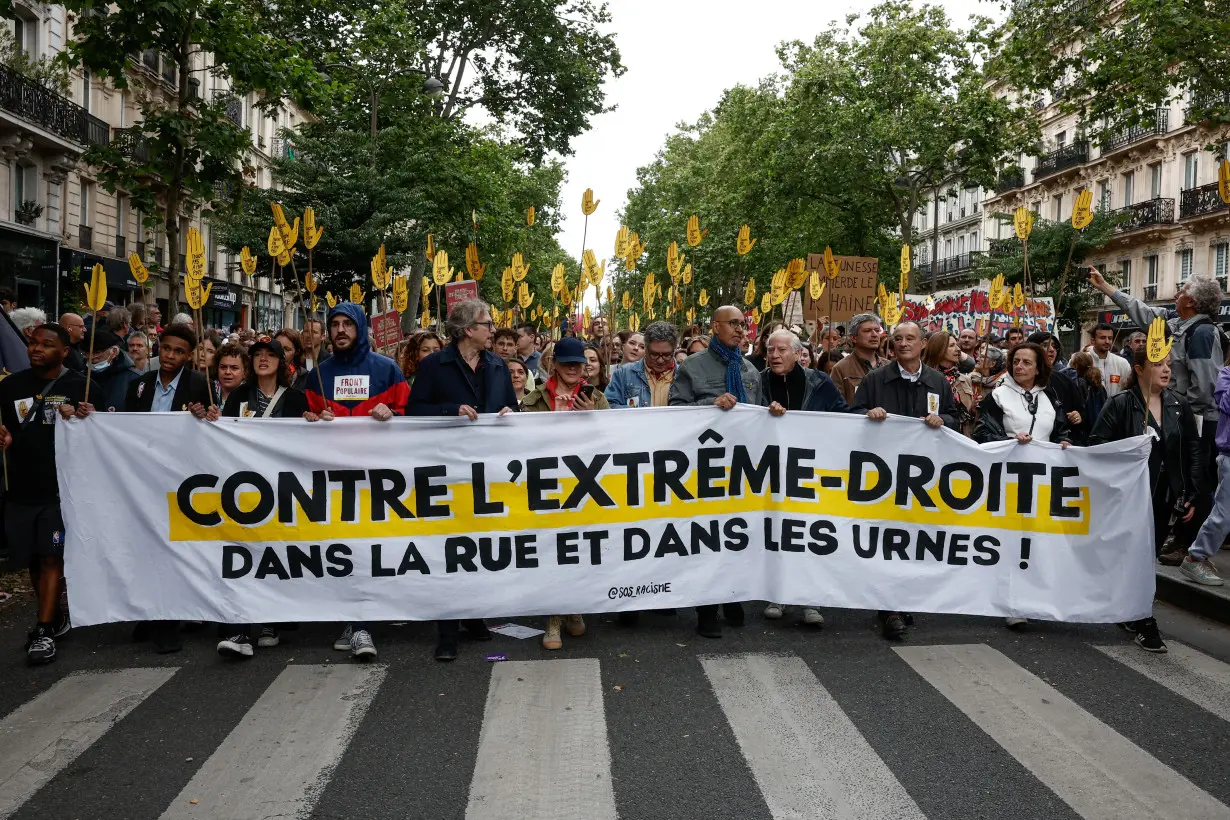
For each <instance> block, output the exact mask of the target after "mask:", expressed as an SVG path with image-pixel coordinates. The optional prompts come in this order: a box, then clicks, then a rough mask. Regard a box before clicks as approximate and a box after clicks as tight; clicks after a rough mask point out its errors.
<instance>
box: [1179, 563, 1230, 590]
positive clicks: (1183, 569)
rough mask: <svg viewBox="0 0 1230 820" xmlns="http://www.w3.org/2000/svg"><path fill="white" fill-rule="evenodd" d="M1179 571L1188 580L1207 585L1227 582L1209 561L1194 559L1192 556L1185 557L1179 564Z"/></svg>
mask: <svg viewBox="0 0 1230 820" xmlns="http://www.w3.org/2000/svg"><path fill="white" fill-rule="evenodd" d="M1179 572H1180V573H1181V574H1182V575H1183V577H1184V578H1186V579H1187V580H1189V581H1194V582H1195V583H1197V584H1203V585H1205V586H1206V587H1219V586H1221V585H1222V584H1224V583H1225V581H1223V580H1222V579H1221V578H1220V577H1218V575H1217V573H1216V572H1215V571H1214V570H1213V566H1212V563H1211V562H1209V561H1193V560H1192V559H1191V558H1190V557H1189V558H1184V559H1183V563H1182V564H1180V565H1179Z"/></svg>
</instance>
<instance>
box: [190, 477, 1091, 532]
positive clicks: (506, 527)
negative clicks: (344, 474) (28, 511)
mask: <svg viewBox="0 0 1230 820" xmlns="http://www.w3.org/2000/svg"><path fill="white" fill-rule="evenodd" d="M825 476H837V477H840V478H841V479H842V488H840V489H829V488H824V487H821V486H820V484H821V480H822V478H823V477H825ZM874 477H875V473H874V472H871V473H868V476H867V478H868V480H874ZM600 483H601V485H602V487H603V489H604V490H606V492H607V493H608V494H609V495H610V496H611V498H612V500H614V501H615V502H616V506H614V507H602V506H599V505H598V503H597V502H596V501H594V499H593V498H590V497H587V498H586V499H585V501H584V502H583V503H582V504H581V505H580V507H579V508H577V509H574V510H551V511H532V510H530V509H528V508H527V506H526V487H525V485H524V483H521V484H512V483H499V484H491V485H489V488H488V492H489V493H490V498H489V500H490V501H491V502H502V503H503V504H504V505H505V508H506V512H505V513H503V514H494V515H481V516H480V515H475V514H474V512H473V510H474V492H473V486H472V485H471V484H470V483H469V482H461V483H453V484H449V485H447V488H448V495H447V496H445V497H443V498H436V499H435V503H437V504H447V506H448V507H449V509H450V510H451V512H452V514H451V515H450V516H449V517H437V518H422V519H420V518H408V519H403V518H398V517H395V514H394V513H393V511H392V510H386V511H385V514H386V516H388V518H387V519H386V520H384V521H373V520H372V508H371V492H370V491H369V490H366V489H359V490H358V491H357V493H356V496H357V500H356V513H357V520H354V521H342V520H340V514H341V507H342V491H341V490H340V489H334V490H332V491H331V492H330V503H329V515H330V517H329V518H328V519H327V520H325V521H320V522H313V521H309V520H307V515H306V514H305V513H304V511H303V510H302V508H301V507H300V505H299V504H298V503H295V504H294V517H295V518H296V519H297V521H295V522H288V523H283V522H281V521H278V520H277V509H276V507H275V510H274V512H273V513H272V514H271V515H270V516H269V518H267V519H266V520H265V521H264V522H262V523H259V524H254V525H244V524H240V523H237V522H235V521H233V520H231V519H229V518H227V516H226V515H225V513H223V511H222V505H221V499H220V495H221V494H220V493H219V492H217V491H210V490H198V491H197V492H195V493H193V495H192V506H193V508H194V509H195V510H197V511H198V512H201V513H212V512H216V513H218V514H219V515H220V516H222V522H221V523H220V524H217V525H215V526H206V525H202V524H198V523H196V522H194V521H191V520H189V518H188V517H187V516H185V515H184V513H183V512H182V511H181V510H180V509H179V505H178V503H177V500H176V494H175V493H168V494H167V507H168V512H169V518H170V540H171V541H173V542H178V541H206V542H208V541H225V542H233V543H262V542H283V543H328V542H334V541H352V540H379V539H388V538H413V537H419V536H441V535H465V534H474V533H493V534H495V533H517V532H531V531H535V530H546V529H557V528H563V527H570V528H582V527H587V528H593V527H601V526H619V525H625V524H636V523H637V522H640V521H651V520H655V519H663V518H666V519H676V520H679V521H684V520H687V519H691V518H724V517H729V516H755V515H758V514H761V513H772V512H777V513H794V514H798V515H821V516H825V517H827V518H835V519H839V518H846V519H854V520H856V521H868V522H871V521H874V522H880V523H885V524H891V523H900V524H914V525H919V526H928V527H962V528H965V529H974V530H991V529H996V530H1009V531H1016V532H1021V533H1042V534H1049V535H1068V536H1084V535H1088V534H1089V531H1090V502H1089V497H1088V492H1087V491H1086V490H1085V489H1084V488H1080V495H1079V497H1077V498H1073V499H1069V500H1068V502H1067V507H1068V508H1069V509H1073V510H1076V511H1078V512H1079V515H1078V516H1076V517H1073V518H1055V517H1053V516H1051V515H1050V512H1049V510H1050V501H1051V493H1050V486H1049V485H1048V484H1047V483H1046V482H1038V483H1037V484H1036V485H1035V488H1034V494H1035V500H1034V507H1035V509H1036V510H1038V511H1039V512H1038V514H1037V515H1033V516H1027V515H1021V514H1018V513H1016V512H1015V510H1016V504H1017V484H1016V483H1015V482H1006V484H1005V487H1004V492H1003V499H1002V503H1001V505H1000V507H1001V510H1000V512H997V513H992V512H989V511H988V510H987V509H986V502H985V499H984V501H983V502H982V503H980V504H978V505H977V506H975V507H974V508H971V509H970V510H968V511H965V512H959V511H957V510H954V509H952V508H950V507H947V506H945V505H944V504H943V502H942V501H941V500H940V499H939V496H938V493H937V492H935V491H934V490H931V491H930V496H931V498H932V500H933V501H935V503H936V504H937V505H938V506H937V507H936V508H934V509H930V508H926V507H922V506H921V505H919V503H918V501H917V500H916V499H912V500H911V506H910V507H908V508H903V507H899V506H897V505H896V504H895V503H893V495H892V494H891V493H890V494H889V495H888V496H887V497H885V498H884V499H882V500H880V501H876V502H870V503H856V502H853V501H850V500H849V498H848V497H847V495H846V489H845V487H846V486H847V484H848V480H847V473H846V471H819V470H817V471H816V474H815V478H814V479H813V480H812V481H810V482H804V484H803V486H806V487H809V488H811V489H812V490H814V492H815V493H816V498H815V499H812V500H807V499H797V498H785V497H782V498H772V497H764V496H759V495H752V494H750V492H749V490H748V489H747V488H746V487H745V488H744V495H743V496H741V497H734V498H731V497H723V498H718V499H693V500H680V499H677V498H675V497H674V495H673V494H671V495H668V500H667V501H666V502H665V503H662V504H658V503H655V502H654V501H653V492H652V487H653V485H652V478H651V477H650V476H645V477H644V481H643V482H642V487H641V501H642V504H641V505H640V506H629V505H628V504H627V498H626V495H627V494H626V489H627V479H626V478H625V477H624V476H623V475H608V476H604V477H603V478H602V479H601V480H600ZM576 484H577V482H576V481H575V480H570V479H565V478H562V477H561V478H560V479H559V490H558V491H555V492H552V493H550V494H547V495H546V496H545V497H546V498H551V499H555V500H556V501H559V502H560V503H563V501H564V500H565V499H567V498H568V496H569V495H570V494H571V493H572V491H573V489H574V488H575V487H576ZM684 486H686V487H687V489H688V491H689V492H691V493H692V494H693V495H695V494H696V490H697V479H696V476H695V473H693V474H692V475H690V476H689V477H688V478H687V479H686V480H685V481H684ZM968 488H969V482H968V480H966V481H954V482H953V490H954V492H955V493H956V494H957V496H958V497H959V496H960V495H961V494H962V493H963V492H967V491H968ZM258 501H259V494H258V493H256V492H251V491H249V492H241V493H239V498H238V506H239V508H240V510H252V509H254V508H255V507H256V505H257V503H258ZM401 501H402V503H403V504H404V505H405V506H406V507H407V508H408V509H410V510H411V511H414V510H415V501H416V499H415V492H414V491H413V490H411V491H410V492H408V493H407V494H406V495H405V497H403V498H402V499H401Z"/></svg>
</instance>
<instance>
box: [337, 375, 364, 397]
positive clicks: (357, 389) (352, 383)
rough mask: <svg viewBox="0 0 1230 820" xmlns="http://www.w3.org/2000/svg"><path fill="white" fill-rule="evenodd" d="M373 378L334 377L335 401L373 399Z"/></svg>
mask: <svg viewBox="0 0 1230 820" xmlns="http://www.w3.org/2000/svg"><path fill="white" fill-rule="evenodd" d="M370 385H371V376H334V377H333V400H334V401H367V400H368V399H369V398H371V396H370V395H368V394H369V393H370V392H371V387H370Z"/></svg>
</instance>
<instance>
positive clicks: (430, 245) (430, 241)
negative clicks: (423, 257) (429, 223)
mask: <svg viewBox="0 0 1230 820" xmlns="http://www.w3.org/2000/svg"><path fill="white" fill-rule="evenodd" d="M427 261H428V262H434V261H436V240H435V238H434V237H432V235H431V234H427Z"/></svg>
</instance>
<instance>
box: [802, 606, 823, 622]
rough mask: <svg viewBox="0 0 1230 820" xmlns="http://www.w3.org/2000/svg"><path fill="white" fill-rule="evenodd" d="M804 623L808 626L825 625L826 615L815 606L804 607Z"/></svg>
mask: <svg viewBox="0 0 1230 820" xmlns="http://www.w3.org/2000/svg"><path fill="white" fill-rule="evenodd" d="M803 623H805V624H807V625H808V626H824V616H823V615H821V614H820V610H818V609H816V608H815V607H814V606H809V607H804V608H803Z"/></svg>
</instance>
